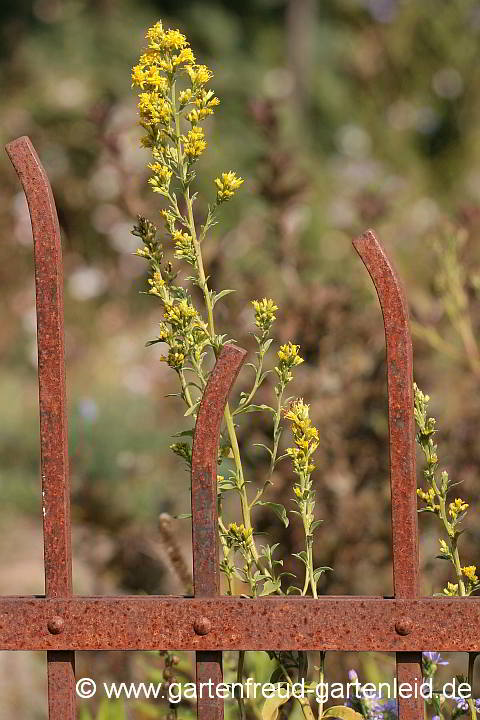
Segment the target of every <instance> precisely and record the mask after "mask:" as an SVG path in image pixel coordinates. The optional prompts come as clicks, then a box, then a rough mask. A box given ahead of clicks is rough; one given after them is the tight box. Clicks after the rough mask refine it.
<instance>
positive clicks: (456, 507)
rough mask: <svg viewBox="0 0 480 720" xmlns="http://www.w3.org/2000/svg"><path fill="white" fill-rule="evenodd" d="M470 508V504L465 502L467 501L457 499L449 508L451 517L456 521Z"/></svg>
mask: <svg viewBox="0 0 480 720" xmlns="http://www.w3.org/2000/svg"><path fill="white" fill-rule="evenodd" d="M467 508H468V503H466V502H465V500H462V499H461V498H455V502H451V503H450V505H449V506H448V509H449V511H450V516H451V517H452V518H453V519H454V520H456V519H457V517H458V515H459V514H460V513H463V512H465V510H467Z"/></svg>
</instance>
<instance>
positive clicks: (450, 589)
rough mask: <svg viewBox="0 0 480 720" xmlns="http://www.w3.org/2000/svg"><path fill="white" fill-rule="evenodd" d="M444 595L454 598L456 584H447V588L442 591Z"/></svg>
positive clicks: (456, 588)
mask: <svg viewBox="0 0 480 720" xmlns="http://www.w3.org/2000/svg"><path fill="white" fill-rule="evenodd" d="M443 592H444V594H445V595H448V596H450V597H456V596H457V595H458V584H457V583H456V584H453V583H450V582H449V583H447V587H446V588H444V589H443Z"/></svg>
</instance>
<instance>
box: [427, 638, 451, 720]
mask: <svg viewBox="0 0 480 720" xmlns="http://www.w3.org/2000/svg"><path fill="white" fill-rule="evenodd" d="M422 655H423V657H424V659H425V660H428V661H429V662H431V663H434V664H435V665H448V660H443V658H442V656H441V655H440V653H439V652H424V653H422ZM432 720H433V719H432Z"/></svg>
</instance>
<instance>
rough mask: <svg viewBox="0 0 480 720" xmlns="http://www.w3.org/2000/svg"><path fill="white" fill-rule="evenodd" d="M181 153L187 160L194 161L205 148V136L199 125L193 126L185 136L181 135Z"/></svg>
mask: <svg viewBox="0 0 480 720" xmlns="http://www.w3.org/2000/svg"><path fill="white" fill-rule="evenodd" d="M182 140H183V151H184V153H185V155H186V156H187V158H188V159H189V160H190V161H192V160H196V159H197V158H198V157H199V156H200V155H201V154H202V153H203V151H204V150H205V148H206V147H207V143H206V141H205V134H204V132H203V130H202V128H201V127H200V125H194V126H193V127H192V129H191V130H189V131H188V133H187V135H186V136H185V135H182Z"/></svg>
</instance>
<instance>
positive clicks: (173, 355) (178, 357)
mask: <svg viewBox="0 0 480 720" xmlns="http://www.w3.org/2000/svg"><path fill="white" fill-rule="evenodd" d="M182 350H183V348H182V347H180V346H172V347H171V348H170V349H169V351H168V355H160V362H166V363H167V365H169V366H170V367H171V368H173V369H175V370H180V368H181V367H182V366H183V363H184V360H185V355H184V353H183V352H182Z"/></svg>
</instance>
